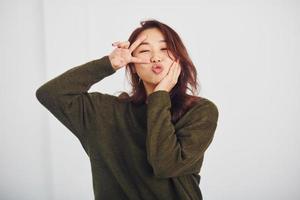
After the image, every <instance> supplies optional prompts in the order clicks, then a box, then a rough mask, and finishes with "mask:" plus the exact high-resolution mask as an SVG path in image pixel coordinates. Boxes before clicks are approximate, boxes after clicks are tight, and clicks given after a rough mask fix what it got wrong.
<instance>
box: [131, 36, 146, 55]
mask: <svg viewBox="0 0 300 200" xmlns="http://www.w3.org/2000/svg"><path fill="white" fill-rule="evenodd" d="M146 38H147V35H143V36H142V37H139V38H138V39H137V40H136V41H134V43H132V45H131V46H130V47H129V51H130V52H133V51H134V50H135V49H136V48H137V47H138V46H139V45H140V44H141V43H142V42H143V41H144V40H145V39H146Z"/></svg>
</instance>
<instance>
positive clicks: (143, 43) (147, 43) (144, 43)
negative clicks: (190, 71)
mask: <svg viewBox="0 0 300 200" xmlns="http://www.w3.org/2000/svg"><path fill="white" fill-rule="evenodd" d="M159 42H166V40H160V41H159ZM142 45H149V42H142V43H141V44H140V45H139V46H142Z"/></svg>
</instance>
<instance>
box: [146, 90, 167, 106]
mask: <svg viewBox="0 0 300 200" xmlns="http://www.w3.org/2000/svg"><path fill="white" fill-rule="evenodd" d="M148 105H149V106H154V107H157V106H168V107H171V98H170V93H169V92H167V91H165V90H158V91H155V92H152V93H151V94H149V95H148Z"/></svg>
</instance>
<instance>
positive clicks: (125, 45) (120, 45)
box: [118, 41, 130, 49]
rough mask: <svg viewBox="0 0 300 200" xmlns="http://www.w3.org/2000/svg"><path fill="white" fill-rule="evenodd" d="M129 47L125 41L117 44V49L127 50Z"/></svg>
mask: <svg viewBox="0 0 300 200" xmlns="http://www.w3.org/2000/svg"><path fill="white" fill-rule="evenodd" d="M129 45H130V42H129V41H126V42H121V43H120V44H118V47H119V48H124V49H128V47H129Z"/></svg>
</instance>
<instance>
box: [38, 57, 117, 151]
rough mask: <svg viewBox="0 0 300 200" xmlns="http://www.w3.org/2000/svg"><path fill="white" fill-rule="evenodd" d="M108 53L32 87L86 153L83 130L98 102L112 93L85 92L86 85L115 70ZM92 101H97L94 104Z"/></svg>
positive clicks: (85, 138)
mask: <svg viewBox="0 0 300 200" xmlns="http://www.w3.org/2000/svg"><path fill="white" fill-rule="evenodd" d="M115 72H116V70H115V69H114V68H113V67H112V65H111V63H110V60H109V58H108V56H104V57H102V58H100V59H96V60H93V61H90V62H87V63H85V64H82V65H79V66H76V67H73V68H71V69H69V70H67V71H66V72H64V73H62V74H61V75H59V76H57V77H55V78H53V79H52V80H50V81H48V82H46V83H45V84H43V85H42V86H40V87H39V88H38V89H37V90H36V94H35V95H36V98H37V99H38V101H39V102H40V103H41V104H42V105H43V106H44V107H46V108H47V109H48V110H49V111H50V112H51V113H52V114H53V115H54V116H55V117H56V118H57V119H58V120H59V121H60V122H61V123H62V124H63V125H65V126H66V127H67V128H68V129H69V130H70V131H71V132H72V133H73V134H74V135H75V136H76V137H77V138H78V139H79V141H80V143H81V145H82V146H83V148H84V150H85V151H86V153H88V149H87V137H86V134H87V133H86V132H87V131H86V130H87V128H88V127H89V125H90V123H91V121H92V118H93V117H94V115H93V114H94V112H95V108H96V107H97V106H98V105H101V104H102V103H103V104H105V103H104V101H106V102H109V99H110V98H111V97H112V95H109V94H102V93H99V92H91V93H88V90H89V89H90V87H91V86H92V85H93V84H95V83H96V82H98V81H100V80H102V79H103V78H105V77H106V76H109V75H111V74H113V73H115ZM96 102H100V103H98V104H97V106H96V105H95V104H96Z"/></svg>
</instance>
